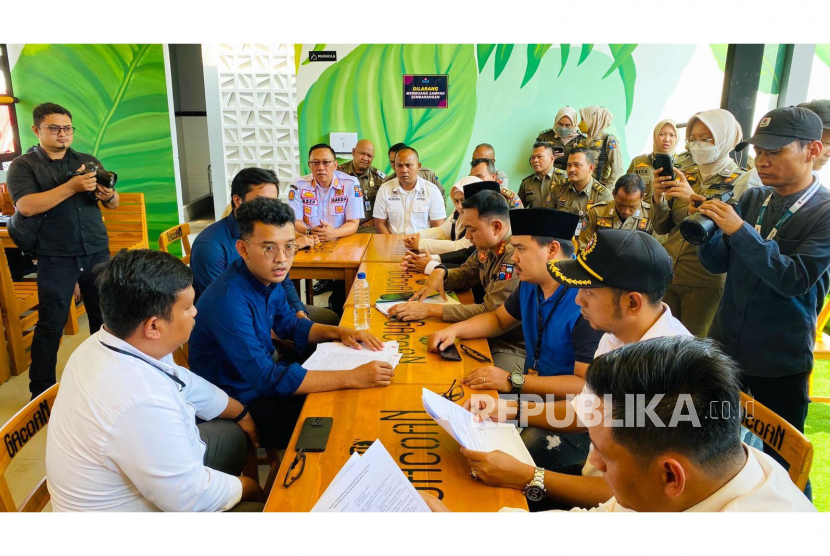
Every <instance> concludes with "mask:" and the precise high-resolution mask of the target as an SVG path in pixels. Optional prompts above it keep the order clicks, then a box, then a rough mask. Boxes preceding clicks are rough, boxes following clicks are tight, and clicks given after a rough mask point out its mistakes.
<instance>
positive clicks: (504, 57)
mask: <svg viewBox="0 0 830 556" xmlns="http://www.w3.org/2000/svg"><path fill="white" fill-rule="evenodd" d="M512 52H513V45H512V44H500V45H498V46H497V47H496V66H495V70H494V71H495V73H494V79H498V78H499V76H500V75H501V72H503V71H504V67H505V66H506V65H507V62H508V61H510V54H511V53H512Z"/></svg>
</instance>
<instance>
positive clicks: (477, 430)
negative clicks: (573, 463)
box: [421, 388, 536, 467]
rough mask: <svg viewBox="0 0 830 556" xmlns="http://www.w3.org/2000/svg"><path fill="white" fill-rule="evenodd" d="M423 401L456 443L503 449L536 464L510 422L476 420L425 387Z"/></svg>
mask: <svg viewBox="0 0 830 556" xmlns="http://www.w3.org/2000/svg"><path fill="white" fill-rule="evenodd" d="M421 401H422V402H423V404H424V409H425V410H426V412H427V413H428V414H429V416H430V417H432V418H433V419H435V422H436V423H438V424H439V425H440V426H441V428H443V429H444V430H445V431H447V433H448V434H449V435H450V436H452V437H453V438H454V439H455V441H456V442H458V443H459V444H461V445H462V446H464V447H465V448H467V449H468V450H475V451H476V452H493V451H495V450H501V451H502V452H504V453H505V454H509V455H511V456H513V457H514V458H516V459H517V460H519V461H521V462H523V463H526V464H528V465H532V466H534V467H536V464H535V463H534V462H533V458H532V457H530V452H528V451H527V447H526V446H525V445H524V442H522V437H521V435H520V434H519V431H518V430H516V427H515V426H513V425H511V424H510V423H494V422H492V421H482V422H478V423H477V422H476V421H475V420H474V419H473V414H472V413H470V412H469V411H467V410H466V409H464V408H463V407H461V406H460V405H458V404H456V403H454V402H451V401H450V400H448V399H446V398H443V397H441V396H439V395H438V394H436V393H435V392H432V391H431V390H427V389H426V388H424V389H422V392H421Z"/></svg>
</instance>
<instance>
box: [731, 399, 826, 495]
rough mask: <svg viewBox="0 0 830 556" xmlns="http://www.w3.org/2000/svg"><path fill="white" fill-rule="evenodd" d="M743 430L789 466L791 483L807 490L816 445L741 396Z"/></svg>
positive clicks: (785, 422)
mask: <svg viewBox="0 0 830 556" xmlns="http://www.w3.org/2000/svg"><path fill="white" fill-rule="evenodd" d="M741 417H742V421H743V426H745V427H746V428H748V429H749V430H750V431H751V432H752V433H753V434H755V435H756V436H758V437H759V438H760V439H761V440H763V441H764V444H766V445H767V446H769V447H771V448H772V449H773V450H775V452H776V453H777V454H778V455H780V456H781V457H782V458H784V461H786V462H787V463H788V464H790V469H789V474H790V479H792V481H793V482H794V483H795V486H797V487H798V488H800V489H801V490H804V487H805V486H807V479H809V478H810V467H812V465H813V445H812V444H811V443H810V441H809V440H807V437H806V436H804V435H803V434H802V433H800V432H799V431H798V429H796V428H795V427H794V426H792V425H791V424H790V423H788V422H787V421H785V420H784V419H782V418H781V417H779V416H778V415H777V414H775V413H773V411H772V410H770V409H769V408H768V407H767V406H765V405H764V404H762V403H761V402H759V401H757V400H755V399H754V398H751V397H750V396H748V395H747V394H745V393H744V392H741Z"/></svg>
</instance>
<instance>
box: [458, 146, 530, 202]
mask: <svg viewBox="0 0 830 556" xmlns="http://www.w3.org/2000/svg"><path fill="white" fill-rule="evenodd" d="M471 164H472V168H470V175H471V176H475V177H477V178H478V179H480V180H481V181H486V182H490V181H492V182H496V183H497V184H499V190H500V191H501V194H502V195H504V198H505V199H507V206H508V207H510V208H511V209H514V208H524V204H523V203H522V200H521V199H520V198H519V195H518V194H517V193H514V192H513V191H510V190H509V189H507V187H505V186H504V185H502V184H501V182H499V180H498V179H497V176H498V174H497V172H498V170H496V165H495V164H494V163H493V161H492V160H490V159H489V158H476V159H473V161H472V162H471Z"/></svg>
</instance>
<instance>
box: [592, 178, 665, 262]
mask: <svg viewBox="0 0 830 556" xmlns="http://www.w3.org/2000/svg"><path fill="white" fill-rule="evenodd" d="M645 190H646V186H645V184H644V183H643V180H642V179H640V177H639V176H638V175H637V174H623V175H622V176H620V179H618V180H617V183H616V184H615V185H614V200H613V201H611V202H603V203H597V204H596V205H594V208H592V209H591V210H589V211H588V217H587V218H586V219H585V227H584V228H583V230H582V232H581V233H580V234H579V250H580V251H581V250H582V249H584V248H585V246H586V245H588V242H589V241H590V240H591V238H592V237H593V235H594V234H595V233H596V232H597V230H598V229H614V230H616V229H623V230H639V231H641V232H645V233H647V234H651V230H652V215H651V204H649V203H647V202H646V201H644V200H643V199H644V196H645Z"/></svg>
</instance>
